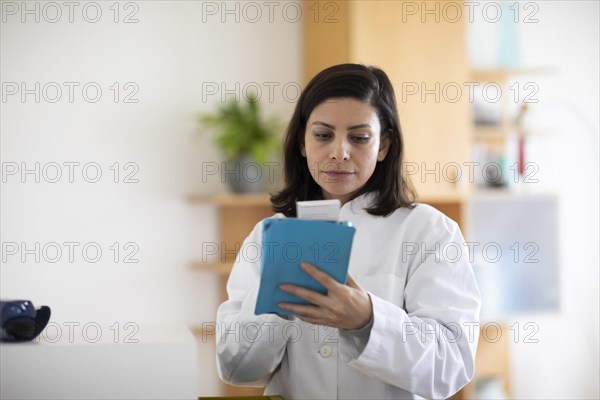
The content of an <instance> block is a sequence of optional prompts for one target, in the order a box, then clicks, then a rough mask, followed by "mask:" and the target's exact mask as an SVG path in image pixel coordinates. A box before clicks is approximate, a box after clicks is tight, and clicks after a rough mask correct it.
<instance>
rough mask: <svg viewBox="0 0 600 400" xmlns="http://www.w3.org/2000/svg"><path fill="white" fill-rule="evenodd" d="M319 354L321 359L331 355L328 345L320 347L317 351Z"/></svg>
mask: <svg viewBox="0 0 600 400" xmlns="http://www.w3.org/2000/svg"><path fill="white" fill-rule="evenodd" d="M319 354H320V355H321V357H323V358H327V357H329V356H330V355H331V346H329V345H324V346H321V348H320V349H319Z"/></svg>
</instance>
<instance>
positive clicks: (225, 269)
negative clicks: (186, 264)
mask: <svg viewBox="0 0 600 400" xmlns="http://www.w3.org/2000/svg"><path fill="white" fill-rule="evenodd" d="M191 267H192V268H193V269H197V270H200V271H208V272H213V273H217V274H219V275H229V273H230V272H231V268H233V262H219V261H214V262H202V261H192V262H191Z"/></svg>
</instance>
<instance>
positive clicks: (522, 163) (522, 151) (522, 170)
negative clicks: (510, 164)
mask: <svg viewBox="0 0 600 400" xmlns="http://www.w3.org/2000/svg"><path fill="white" fill-rule="evenodd" d="M518 158H519V159H518V163H519V176H523V175H524V174H525V137H524V136H520V137H519V154H518Z"/></svg>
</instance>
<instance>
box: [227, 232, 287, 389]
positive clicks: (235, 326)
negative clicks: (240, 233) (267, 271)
mask: <svg viewBox="0 0 600 400" xmlns="http://www.w3.org/2000/svg"><path fill="white" fill-rule="evenodd" d="M261 237H262V222H260V223H259V224H257V225H256V227H255V228H254V230H253V231H252V233H251V234H250V235H249V236H248V237H247V238H246V240H245V241H244V243H243V245H242V247H241V249H240V252H239V254H238V256H237V258H236V262H235V264H234V266H233V268H232V271H231V274H230V276H229V280H228V281H227V294H228V300H227V301H225V302H224V303H223V304H221V305H220V306H219V308H218V310H217V334H216V341H217V343H216V347H217V371H218V374H219V377H220V378H221V380H223V381H224V382H225V383H229V384H233V385H240V386H265V385H266V384H267V382H268V381H269V378H270V377H271V375H272V374H273V372H274V371H275V370H276V369H277V367H278V366H279V364H280V362H281V360H282V358H283V355H284V353H285V348H286V339H284V338H286V335H284V334H283V333H282V328H283V326H284V324H285V323H288V321H286V320H285V319H283V318H280V317H278V316H276V315H273V314H262V315H255V314H254V308H255V306H256V298H257V296H258V288H259V282H260V247H261Z"/></svg>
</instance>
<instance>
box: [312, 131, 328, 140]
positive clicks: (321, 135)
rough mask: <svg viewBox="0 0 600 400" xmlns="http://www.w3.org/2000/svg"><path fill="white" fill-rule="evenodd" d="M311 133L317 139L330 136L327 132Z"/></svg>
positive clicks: (325, 138) (326, 138)
mask: <svg viewBox="0 0 600 400" xmlns="http://www.w3.org/2000/svg"><path fill="white" fill-rule="evenodd" d="M313 135H314V137H315V139H317V140H328V139H330V138H331V133H329V132H315V133H313Z"/></svg>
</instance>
